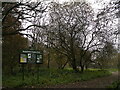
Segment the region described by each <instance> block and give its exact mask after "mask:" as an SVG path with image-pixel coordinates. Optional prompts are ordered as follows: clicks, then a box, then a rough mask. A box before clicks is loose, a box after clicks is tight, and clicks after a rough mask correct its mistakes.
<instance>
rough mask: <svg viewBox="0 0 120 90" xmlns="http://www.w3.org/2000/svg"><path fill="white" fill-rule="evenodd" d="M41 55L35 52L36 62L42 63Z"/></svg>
mask: <svg viewBox="0 0 120 90" xmlns="http://www.w3.org/2000/svg"><path fill="white" fill-rule="evenodd" d="M42 59H43V58H42V55H41V54H37V61H36V63H38V64H40V63H43V60H42Z"/></svg>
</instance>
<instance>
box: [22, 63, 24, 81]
mask: <svg viewBox="0 0 120 90" xmlns="http://www.w3.org/2000/svg"><path fill="white" fill-rule="evenodd" d="M22 73H23V75H22V80H23V81H24V64H22Z"/></svg>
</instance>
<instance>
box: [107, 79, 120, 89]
mask: <svg viewBox="0 0 120 90" xmlns="http://www.w3.org/2000/svg"><path fill="white" fill-rule="evenodd" d="M119 85H120V80H118V81H115V82H113V83H112V84H111V85H109V86H107V88H118V86H119Z"/></svg>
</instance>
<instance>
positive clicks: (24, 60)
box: [20, 53, 27, 64]
mask: <svg viewBox="0 0 120 90" xmlns="http://www.w3.org/2000/svg"><path fill="white" fill-rule="evenodd" d="M20 63H23V64H24V63H27V54H23V53H22V54H20Z"/></svg>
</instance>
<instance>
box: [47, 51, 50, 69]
mask: <svg viewBox="0 0 120 90" xmlns="http://www.w3.org/2000/svg"><path fill="white" fill-rule="evenodd" d="M47 67H48V68H50V53H48V65H47Z"/></svg>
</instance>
